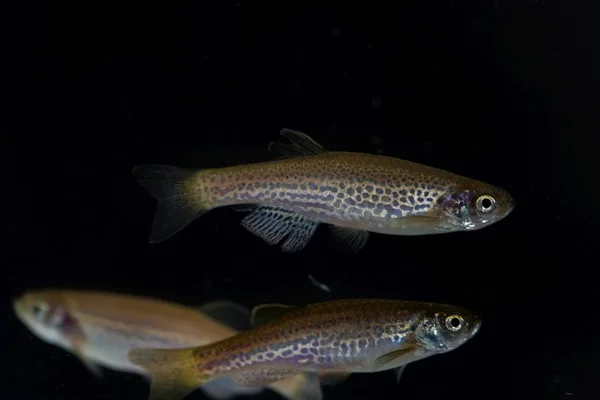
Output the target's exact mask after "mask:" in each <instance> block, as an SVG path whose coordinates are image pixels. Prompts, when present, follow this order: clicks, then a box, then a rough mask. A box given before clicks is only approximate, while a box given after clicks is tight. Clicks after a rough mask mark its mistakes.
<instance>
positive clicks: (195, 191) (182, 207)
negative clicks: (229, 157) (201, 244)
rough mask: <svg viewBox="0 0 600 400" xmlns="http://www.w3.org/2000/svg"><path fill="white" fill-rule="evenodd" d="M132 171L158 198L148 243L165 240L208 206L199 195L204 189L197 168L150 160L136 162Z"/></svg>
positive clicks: (202, 212)
mask: <svg viewBox="0 0 600 400" xmlns="http://www.w3.org/2000/svg"><path fill="white" fill-rule="evenodd" d="M132 173H133V176H134V178H135V179H136V180H137V181H138V183H139V184H140V185H141V186H142V187H143V188H144V189H146V190H147V191H148V192H149V193H150V194H151V195H152V196H153V197H154V198H156V200H158V205H157V209H156V215H155V216H154V222H153V223H152V231H151V233H150V236H149V238H148V241H149V242H150V243H159V242H162V241H164V240H167V239H168V238H170V237H171V236H173V235H175V234H176V233H177V232H179V231H181V230H182V229H183V228H185V227H186V226H187V225H189V224H190V223H191V222H192V221H193V220H195V219H196V218H198V217H200V216H201V215H202V214H204V213H205V212H207V211H208V210H209V209H210V207H209V206H208V205H207V204H205V202H204V201H203V198H202V194H203V193H204V191H203V187H202V183H201V181H199V180H198V174H199V173H201V171H199V170H193V169H183V168H177V167H173V166H169V165H153V164H150V165H140V166H137V167H135V168H134V169H133V171H132Z"/></svg>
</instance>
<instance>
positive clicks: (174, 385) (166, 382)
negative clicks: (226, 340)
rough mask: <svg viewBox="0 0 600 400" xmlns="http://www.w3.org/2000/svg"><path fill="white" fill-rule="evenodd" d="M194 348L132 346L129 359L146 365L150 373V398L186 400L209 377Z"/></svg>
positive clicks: (153, 399)
mask: <svg viewBox="0 0 600 400" xmlns="http://www.w3.org/2000/svg"><path fill="white" fill-rule="evenodd" d="M193 350H194V349H192V348H188V349H143V348H139V349H132V350H129V353H128V358H129V361H131V362H132V363H134V364H136V365H138V366H139V367H142V368H144V369H145V370H146V371H147V372H148V374H149V375H150V395H149V396H148V400H182V399H183V398H184V397H185V396H187V395H188V394H189V393H190V392H192V391H193V390H194V389H196V388H197V387H199V386H201V385H202V384H204V383H205V382H206V381H208V379H207V378H206V377H205V376H202V374H201V373H200V371H198V370H197V365H196V364H195V363H194V354H193Z"/></svg>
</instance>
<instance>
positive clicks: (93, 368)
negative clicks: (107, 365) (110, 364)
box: [73, 350, 104, 379]
mask: <svg viewBox="0 0 600 400" xmlns="http://www.w3.org/2000/svg"><path fill="white" fill-rule="evenodd" d="M73 354H74V355H75V357H77V358H78V359H79V361H81V362H82V363H83V365H85V367H86V368H87V370H88V371H90V373H91V374H92V375H94V376H95V377H96V378H98V379H100V378H102V377H103V376H104V374H103V373H102V368H101V367H100V366H99V365H98V364H96V363H95V362H93V361H92V360H90V359H89V358H87V357H85V356H84V355H83V354H81V353H80V352H79V351H78V350H77V351H74V352H73Z"/></svg>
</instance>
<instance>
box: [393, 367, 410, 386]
mask: <svg viewBox="0 0 600 400" xmlns="http://www.w3.org/2000/svg"><path fill="white" fill-rule="evenodd" d="M407 365H408V364H404V365H402V366H400V367H398V368H394V375H396V383H399V382H400V378H402V374H403V373H404V370H405V369H406V366H407Z"/></svg>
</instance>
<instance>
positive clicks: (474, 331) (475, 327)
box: [471, 315, 481, 337]
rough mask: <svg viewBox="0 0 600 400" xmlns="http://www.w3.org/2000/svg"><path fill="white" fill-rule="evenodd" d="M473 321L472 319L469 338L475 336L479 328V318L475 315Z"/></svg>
mask: <svg viewBox="0 0 600 400" xmlns="http://www.w3.org/2000/svg"><path fill="white" fill-rule="evenodd" d="M473 319H474V322H473V329H472V330H471V337H473V336H475V335H476V334H477V332H479V329H480V328H481V318H479V316H478V315H476V316H475V317H474V318H473Z"/></svg>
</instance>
